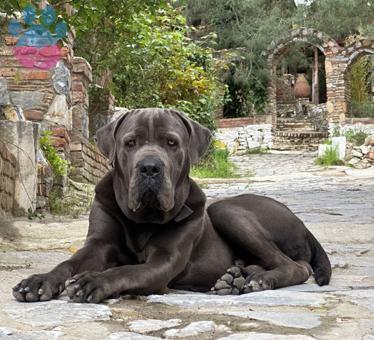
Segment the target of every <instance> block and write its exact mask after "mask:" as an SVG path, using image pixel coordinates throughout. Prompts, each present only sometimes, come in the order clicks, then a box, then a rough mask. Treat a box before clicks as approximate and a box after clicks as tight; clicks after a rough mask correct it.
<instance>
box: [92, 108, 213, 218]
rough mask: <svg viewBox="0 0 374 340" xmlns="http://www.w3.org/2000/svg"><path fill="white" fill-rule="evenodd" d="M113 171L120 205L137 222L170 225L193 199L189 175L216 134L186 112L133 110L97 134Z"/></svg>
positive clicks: (99, 143) (115, 189)
mask: <svg viewBox="0 0 374 340" xmlns="http://www.w3.org/2000/svg"><path fill="white" fill-rule="evenodd" d="M96 139H97V145H98V147H99V149H100V150H101V151H102V152H103V154H104V155H105V156H106V157H108V158H109V161H110V163H111V164H112V166H113V167H114V176H115V178H114V179H115V185H116V183H117V185H118V187H115V188H114V191H115V194H116V199H117V202H118V203H119V205H120V207H121V209H122V211H123V212H124V213H125V215H126V216H127V217H128V218H130V219H132V220H134V221H135V222H138V223H143V222H149V221H152V222H156V223H165V222H166V221H167V220H169V219H170V218H171V217H173V216H174V215H176V214H177V213H178V211H179V210H180V209H181V208H182V206H183V204H184V201H185V200H186V198H187V196H188V190H189V184H188V173H189V169H190V165H191V164H196V163H197V162H198V161H199V159H200V158H201V157H202V156H203V155H204V153H205V152H206V150H207V148H208V146H209V143H210V139H211V134H210V132H209V130H208V129H206V128H205V127H203V126H201V125H200V124H198V123H196V122H195V121H193V120H191V119H189V118H188V117H187V116H186V115H185V114H184V113H182V112H179V111H175V110H166V109H138V110H131V111H128V112H127V113H125V114H124V115H122V116H120V117H119V118H117V119H116V120H115V121H113V122H112V123H109V124H108V125H106V126H104V127H102V128H101V129H99V130H98V131H97V134H96Z"/></svg>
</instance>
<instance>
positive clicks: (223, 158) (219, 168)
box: [190, 147, 236, 178]
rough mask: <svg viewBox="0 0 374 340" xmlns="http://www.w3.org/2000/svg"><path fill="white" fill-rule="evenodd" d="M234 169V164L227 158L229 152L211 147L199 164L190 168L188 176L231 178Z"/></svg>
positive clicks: (233, 175)
mask: <svg viewBox="0 0 374 340" xmlns="http://www.w3.org/2000/svg"><path fill="white" fill-rule="evenodd" d="M234 170H235V167H234V164H233V163H232V162H231V161H230V160H229V152H228V151H227V150H222V149H217V148H215V147H211V150H210V151H209V152H208V154H207V155H206V156H205V157H204V159H203V160H202V161H201V162H200V164H198V165H196V166H193V167H192V168H191V171H190V176H192V177H198V178H231V177H236V176H235V173H234Z"/></svg>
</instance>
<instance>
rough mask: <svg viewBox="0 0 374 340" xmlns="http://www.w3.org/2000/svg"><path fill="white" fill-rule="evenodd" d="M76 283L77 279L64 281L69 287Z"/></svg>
mask: <svg viewBox="0 0 374 340" xmlns="http://www.w3.org/2000/svg"><path fill="white" fill-rule="evenodd" d="M76 281H77V279H69V280H66V283H67V284H68V285H70V284H72V283H74V282H76Z"/></svg>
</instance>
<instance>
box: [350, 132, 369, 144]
mask: <svg viewBox="0 0 374 340" xmlns="http://www.w3.org/2000/svg"><path fill="white" fill-rule="evenodd" d="M344 136H345V137H346V138H347V141H348V142H350V143H353V144H354V145H357V146H360V145H362V144H364V143H365V139H366V137H367V136H368V134H367V133H366V132H364V131H354V130H348V131H346V132H345V133H344Z"/></svg>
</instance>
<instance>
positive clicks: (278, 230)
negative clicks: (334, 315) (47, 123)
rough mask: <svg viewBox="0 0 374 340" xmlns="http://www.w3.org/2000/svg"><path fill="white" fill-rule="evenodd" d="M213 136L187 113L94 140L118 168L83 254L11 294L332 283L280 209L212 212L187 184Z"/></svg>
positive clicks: (123, 125) (244, 204)
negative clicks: (193, 168)
mask: <svg viewBox="0 0 374 340" xmlns="http://www.w3.org/2000/svg"><path fill="white" fill-rule="evenodd" d="M210 139H211V134H210V132H209V130H207V129H206V128H204V127H202V126H201V125H199V124H198V123H196V122H194V121H192V120H191V119H189V118H188V117H187V116H185V115H184V114H183V113H181V112H178V111H173V110H164V109H139V110H132V111H129V112H128V113H126V114H124V115H123V116H121V117H119V118H118V119H117V120H116V121H114V122H112V123H110V124H108V125H106V126H104V127H103V128H101V129H100V130H98V132H97V144H98V146H99V148H100V150H101V151H102V152H103V153H104V155H106V156H107V157H108V159H109V161H110V163H111V164H112V170H111V171H110V172H109V173H107V174H106V176H105V177H104V178H103V179H102V180H101V182H100V183H99V184H98V185H97V186H96V195H95V200H94V204H93V207H92V211H91V213H90V218H89V230H88V234H87V239H86V241H85V244H84V246H83V248H82V249H80V250H79V251H78V252H77V253H76V254H74V255H73V256H72V257H71V258H70V259H69V260H67V261H65V262H62V263H61V264H59V265H58V266H57V267H55V268H54V269H52V270H51V271H50V272H48V273H45V274H37V275H32V276H30V277H29V278H27V279H25V280H22V281H21V282H20V283H19V284H17V285H16V286H15V287H14V288H13V295H14V297H15V298H16V299H17V300H19V301H27V302H31V301H45V300H49V299H52V298H55V297H57V296H58V295H59V294H60V293H61V292H62V291H63V290H66V292H67V294H68V296H69V297H70V299H71V300H72V301H76V302H95V303H98V302H100V301H102V300H104V299H106V298H108V297H111V296H117V295H119V294H122V293H126V294H152V293H163V292H166V291H167V290H168V288H177V289H185V290H191V291H200V292H206V291H209V292H211V293H215V294H241V293H249V292H252V291H258V290H266V289H275V288H279V287H285V286H290V285H295V284H299V283H302V282H304V281H306V280H307V279H308V278H309V276H310V275H311V274H312V273H314V277H315V280H316V281H317V283H318V284H319V285H325V284H328V283H329V280H330V276H331V266H330V262H329V259H328V257H327V255H326V253H325V251H324V250H323V249H322V247H321V245H320V244H319V242H318V241H317V240H316V239H315V238H314V236H313V235H312V234H311V233H310V232H309V231H308V229H307V228H306V227H305V226H304V224H303V222H302V221H301V220H300V219H299V218H297V217H296V216H295V215H294V214H293V213H292V212H291V211H290V210H289V209H288V208H287V207H286V206H284V205H283V204H281V203H279V202H277V201H275V200H273V199H270V198H267V197H263V196H256V195H241V196H236V197H231V198H227V199H223V200H220V201H217V202H215V203H213V204H211V205H210V206H208V207H207V204H206V198H205V195H204V193H203V192H202V190H201V189H200V188H199V187H198V186H197V184H196V183H195V182H194V181H193V180H192V179H191V178H189V170H190V167H191V165H192V164H196V163H197V162H198V161H199V160H200V158H201V157H202V156H203V155H204V153H205V152H206V150H207V148H208V146H209V143H210Z"/></svg>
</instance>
